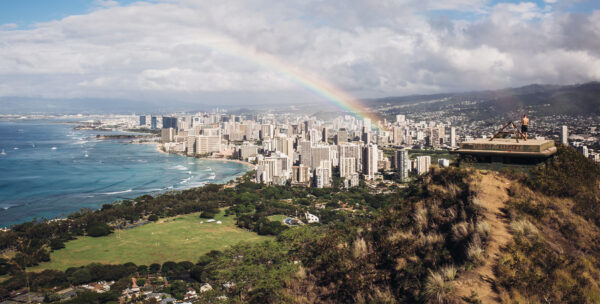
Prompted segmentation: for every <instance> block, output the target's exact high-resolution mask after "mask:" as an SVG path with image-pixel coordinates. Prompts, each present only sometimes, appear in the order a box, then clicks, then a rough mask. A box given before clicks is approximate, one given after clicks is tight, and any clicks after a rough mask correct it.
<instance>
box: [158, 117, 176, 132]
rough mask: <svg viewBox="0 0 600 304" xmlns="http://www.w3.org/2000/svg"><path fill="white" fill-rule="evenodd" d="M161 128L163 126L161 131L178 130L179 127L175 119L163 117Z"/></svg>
mask: <svg viewBox="0 0 600 304" xmlns="http://www.w3.org/2000/svg"><path fill="white" fill-rule="evenodd" d="M162 126H163V129H168V128H173V129H175V130H178V129H179V126H178V125H177V117H167V116H163V118H162Z"/></svg>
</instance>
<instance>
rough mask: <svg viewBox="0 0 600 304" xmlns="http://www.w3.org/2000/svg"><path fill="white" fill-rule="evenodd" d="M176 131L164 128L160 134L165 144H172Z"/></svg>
mask: <svg viewBox="0 0 600 304" xmlns="http://www.w3.org/2000/svg"><path fill="white" fill-rule="evenodd" d="M175 133H176V132H175V129H173V128H163V129H162V130H161V132H160V137H161V140H162V142H163V143H168V142H172V141H173V140H174V139H175Z"/></svg>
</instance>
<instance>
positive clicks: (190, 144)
mask: <svg viewBox="0 0 600 304" xmlns="http://www.w3.org/2000/svg"><path fill="white" fill-rule="evenodd" d="M185 147H186V149H187V155H190V156H193V155H196V136H193V135H190V136H188V137H187V139H186V143H185Z"/></svg>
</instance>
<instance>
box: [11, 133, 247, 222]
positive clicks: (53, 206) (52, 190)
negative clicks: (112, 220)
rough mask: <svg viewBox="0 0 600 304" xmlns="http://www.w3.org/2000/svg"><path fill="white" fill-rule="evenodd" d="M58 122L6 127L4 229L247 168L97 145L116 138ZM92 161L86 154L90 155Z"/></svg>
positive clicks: (144, 147) (113, 143)
mask: <svg viewBox="0 0 600 304" xmlns="http://www.w3.org/2000/svg"><path fill="white" fill-rule="evenodd" d="M73 126H74V125H72V124H65V123H59V122H57V121H0V151H1V150H4V152H5V153H6V155H1V154H0V227H4V226H9V225H11V224H15V223H21V222H23V221H27V220H31V219H33V218H35V217H37V218H38V219H41V218H47V219H52V218H56V217H64V216H66V215H68V214H69V213H72V212H74V211H77V210H80V209H82V208H92V209H97V208H99V207H100V206H101V205H102V204H105V203H109V202H113V201H115V200H120V199H128V198H134V197H137V196H139V195H142V194H156V193H160V192H165V191H169V190H181V189H186V188H191V187H197V186H201V185H204V184H205V183H224V182H227V181H229V180H231V179H232V178H234V177H235V176H238V175H239V174H242V173H244V172H245V171H246V170H247V167H246V166H244V165H243V164H239V163H232V162H223V161H211V160H198V159H194V158H188V157H184V156H179V155H173V154H164V153H159V152H157V151H156V146H155V145H152V144H130V143H128V142H129V141H128V140H98V139H96V138H95V137H96V135H97V134H116V133H114V132H100V131H89V130H88V131H85V130H73ZM86 155H87V156H86Z"/></svg>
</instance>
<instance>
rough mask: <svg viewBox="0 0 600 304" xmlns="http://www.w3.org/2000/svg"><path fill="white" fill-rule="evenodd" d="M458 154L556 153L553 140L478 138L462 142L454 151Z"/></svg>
mask: <svg viewBox="0 0 600 304" xmlns="http://www.w3.org/2000/svg"><path fill="white" fill-rule="evenodd" d="M455 152H456V153H459V154H472V155H486V156H511V157H548V156H551V155H553V154H554V153H556V147H555V146H554V141H552V140H546V139H528V140H519V141H518V142H517V141H516V140H515V139H511V138H496V139H494V140H492V141H490V140H489V139H487V138H478V139H475V140H469V141H465V142H462V143H461V144H460V148H459V149H457V150H456V151H455Z"/></svg>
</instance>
